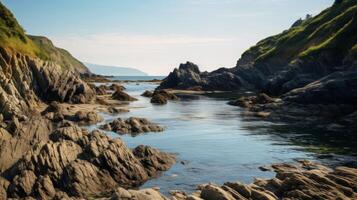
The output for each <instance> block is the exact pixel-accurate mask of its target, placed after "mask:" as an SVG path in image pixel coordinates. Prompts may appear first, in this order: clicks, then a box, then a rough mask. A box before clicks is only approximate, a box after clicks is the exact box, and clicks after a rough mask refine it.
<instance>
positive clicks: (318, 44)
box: [243, 0, 357, 65]
mask: <svg viewBox="0 0 357 200" xmlns="http://www.w3.org/2000/svg"><path fill="white" fill-rule="evenodd" d="M356 13H357V0H344V1H343V2H342V3H341V4H335V5H333V6H332V7H330V8H328V9H326V10H324V11H323V12H321V13H320V14H319V15H317V16H315V17H313V18H311V19H307V20H305V21H304V22H303V23H302V24H300V25H298V26H295V27H292V28H290V29H289V30H286V31H284V32H283V33H281V34H278V35H275V36H272V37H269V38H267V39H264V40H262V41H260V42H259V43H258V44H257V45H256V46H253V47H252V48H250V49H249V50H248V51H246V52H245V53H244V54H243V56H244V55H253V57H254V62H255V63H274V64H278V65H286V64H289V63H291V62H294V61H295V60H296V59H305V58H315V57H317V56H319V55H320V54H321V53H323V52H326V51H328V52H330V53H332V55H335V56H336V59H340V60H343V58H344V57H346V56H347V55H349V54H350V55H352V58H354V59H356V51H357V46H356V42H357V30H356V29H357V21H356V20H357V19H356V18H357V14H356ZM330 55H331V54H330Z"/></svg>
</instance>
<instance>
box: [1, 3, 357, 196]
mask: <svg viewBox="0 0 357 200" xmlns="http://www.w3.org/2000/svg"><path fill="white" fill-rule="evenodd" d="M336 2H337V3H335V4H334V5H333V7H332V8H331V10H327V11H326V12H325V13H329V12H332V13H333V16H332V18H334V17H336V13H335V11H334V9H336V12H337V11H338V13H339V15H338V16H339V17H341V16H344V17H345V18H346V19H347V20H346V23H338V24H336V25H335V26H333V27H332V28H331V27H327V28H330V29H332V30H333V32H337V31H335V30H339V31H338V32H337V33H336V35H334V37H332V39H329V40H327V41H326V42H324V43H322V42H323V41H324V40H322V39H321V38H322V37H325V35H323V36H321V35H320V37H321V38H315V39H316V40H314V41H317V42H321V43H322V44H324V45H320V46H318V47H319V48H316V47H314V48H312V49H305V47H306V46H309V45H312V44H311V43H310V41H302V42H301V43H302V45H301V46H302V47H300V46H298V45H296V46H294V45H292V44H291V43H292V42H294V41H296V38H301V35H298V34H297V35H294V34H295V33H296V32H295V30H296V27H292V28H291V30H288V31H285V32H283V33H282V34H281V35H278V36H275V37H271V38H267V39H266V40H263V41H261V42H259V43H258V44H257V46H255V47H252V48H251V49H250V50H248V51H247V52H245V53H244V54H243V56H242V58H241V59H240V60H239V61H238V62H237V66H236V67H234V68H230V69H228V68H221V69H218V70H216V71H213V72H201V71H200V70H199V68H198V66H197V65H195V64H193V63H191V62H187V63H186V64H181V65H180V67H179V68H178V69H175V70H174V71H173V72H172V73H170V75H169V76H168V77H167V78H166V79H165V80H163V81H162V82H161V81H158V80H152V81H151V82H155V83H160V85H159V86H158V88H157V89H156V90H155V91H152V92H146V93H145V94H143V96H145V97H149V98H151V100H150V102H151V103H153V104H160V105H164V104H167V103H168V101H178V100H180V98H179V97H178V96H176V95H175V94H174V92H172V91H175V90H176V91H177V90H190V91H196V92H197V93H205V92H206V91H209V92H213V91H234V90H238V89H243V90H249V91H254V92H256V94H258V95H255V96H243V97H241V98H239V99H235V100H233V101H231V102H230V104H231V105H235V106H240V107H242V108H243V109H245V111H246V113H249V114H250V115H254V116H255V117H260V118H264V119H266V120H270V121H283V122H289V123H293V124H295V125H297V126H300V127H303V126H320V127H322V128H323V129H324V130H326V131H332V132H334V133H341V132H343V133H345V135H343V136H344V137H345V136H346V135H348V134H349V135H353V134H354V133H355V132H356V130H357V127H356V122H357V114H356V113H357V107H356V99H357V90H356V88H357V79H356V77H357V72H356V69H355V67H356V59H355V58H356V57H355V56H356V55H355V52H356V49H357V48H356V46H355V43H353V41H356V35H352V36H350V33H351V32H352V33H355V30H357V29H356V27H357V26H356V25H357V23H356V20H357V17H356V14H353V15H352V14H351V11H350V10H353V9H348V8H349V7H351V5H354V2H353V1H348V0H345V1H336ZM352 8H354V9H356V7H352ZM345 10H347V11H346V12H344V11H345ZM0 11H1V15H0V19H1V20H0V22H1V24H0V25H1V27H2V29H1V30H2V31H5V32H6V33H7V34H0V37H1V38H0V39H1V41H2V43H1V44H0V65H1V68H0V111H1V113H0V199H103V200H104V199H108V200H114V199H128V200H161V199H162V200H166V199H172V200H199V199H204V200H234V199H240V200H245V199H252V200H273V199H311V200H312V199H357V169H356V168H349V167H343V166H341V167H336V168H328V167H325V166H322V165H319V164H316V163H311V162H309V161H300V162H299V163H298V164H297V163H295V164H287V163H283V164H275V165H272V166H271V167H268V168H264V170H272V171H274V172H276V177H275V178H272V179H267V180H262V179H257V180H256V181H254V182H253V183H251V184H242V183H239V182H227V183H225V184H223V185H221V186H220V185H216V184H212V183H208V184H203V185H200V186H198V188H197V191H196V192H195V193H193V194H186V193H185V192H184V191H171V196H170V197H165V196H164V195H163V194H160V192H159V190H158V188H155V189H154V188H152V189H142V190H138V189H137V188H138V187H140V186H141V185H142V184H143V183H145V182H146V181H148V180H150V179H152V178H155V177H157V176H158V175H159V174H160V173H161V172H163V171H167V170H169V169H170V167H171V166H173V165H174V164H175V162H176V157H175V155H173V154H171V153H167V152H162V151H160V150H158V149H155V148H152V147H149V146H144V145H139V146H137V147H135V148H133V149H130V148H128V147H127V146H126V145H125V143H124V142H123V141H122V140H121V139H120V138H116V139H113V138H110V137H109V136H107V135H106V134H105V133H103V132H101V131H100V130H94V131H91V132H89V131H88V130H86V129H84V128H82V127H80V126H84V125H93V124H97V123H99V122H102V121H103V118H102V117H101V116H100V115H99V114H98V113H99V112H103V113H108V114H117V113H121V112H129V111H130V107H129V106H128V105H130V102H131V101H135V100H137V99H136V98H134V97H131V96H130V95H128V94H127V93H126V92H125V87H123V86H122V85H120V82H119V81H111V80H110V79H108V77H103V76H98V75H94V74H91V73H90V72H89V71H88V69H86V67H85V66H84V65H83V64H82V63H80V62H79V61H78V60H76V59H75V58H73V57H72V56H71V55H70V54H69V53H68V52H66V51H64V50H60V49H58V48H57V47H54V46H53V44H52V42H51V41H50V40H48V39H47V38H43V37H39V36H29V35H26V34H25V31H24V30H23V29H22V27H21V26H20V25H19V24H18V23H17V21H16V19H15V18H14V17H13V15H12V14H11V12H10V11H9V10H7V8H5V7H4V6H3V5H2V4H1V3H0ZM321 18H324V16H322V17H314V18H311V19H309V20H310V21H309V20H308V21H306V22H304V23H302V24H301V25H299V26H304V27H300V28H301V29H302V30H304V31H306V32H307V33H306V34H307V35H311V37H313V36H316V35H319V34H318V32H312V31H314V30H318V29H319V28H321V30H325V28H326V26H325V24H326V23H325V20H322V21H320V20H321ZM329 18H330V17H329ZM329 20H331V19H329ZM347 22H348V23H347ZM341 24H345V25H344V26H341ZM315 26H317V27H315ZM291 32H292V33H291ZM322 32H327V31H322ZM285 34H288V35H287V36H289V37H287V36H286V35H285ZM299 34H300V32H299ZM280 37H282V38H284V40H280V39H279V38H280ZM344 38H349V39H350V40H351V41H352V42H344V41H345V40H344ZM13 41H15V42H16V45H15V46H14V45H13V44H11V42H13ZM325 43H327V44H325ZM318 44H319V43H318ZM336 44H343V46H336ZM46 45H47V46H46ZM292 46H294V47H295V48H296V49H294V51H292V50H291V49H290V47H292ZM48 47H49V48H48ZM287 47H288V48H287ZM322 47H325V48H322ZM327 47H328V48H327ZM337 47H338V48H337ZM336 49H337V51H336ZM262 50H267V52H262ZM290 52H293V53H290ZM277 55H278V56H277ZM281 55H283V56H281ZM336 55H337V56H336ZM113 82H116V83H113ZM93 83H112V85H110V86H109V85H101V86H98V85H95V84H93ZM138 117H140V116H138ZM101 128H102V129H104V130H110V131H114V132H117V133H119V134H131V135H135V134H139V133H144V132H161V131H163V127H161V126H160V125H157V124H154V123H152V122H150V121H149V120H147V119H143V118H129V119H121V118H119V119H116V120H114V121H112V122H109V123H107V124H105V125H103V126H102V127H101ZM341 137H342V136H341ZM222 157H224V155H222ZM262 169H263V168H262ZM232 173H239V171H238V172H232Z"/></svg>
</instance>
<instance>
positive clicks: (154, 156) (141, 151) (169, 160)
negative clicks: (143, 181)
mask: <svg viewBox="0 0 357 200" xmlns="http://www.w3.org/2000/svg"><path fill="white" fill-rule="evenodd" d="M133 154H134V155H135V156H136V157H137V158H138V159H139V160H140V162H141V164H142V165H143V166H144V167H145V168H146V170H147V171H148V173H149V175H150V176H154V174H156V171H166V170H168V169H170V167H171V166H172V165H173V164H174V163H175V162H176V160H175V158H174V157H173V156H172V155H170V154H167V153H162V152H160V151H158V150H157V149H154V148H151V147H149V146H145V145H139V146H137V147H136V148H135V149H134V150H133Z"/></svg>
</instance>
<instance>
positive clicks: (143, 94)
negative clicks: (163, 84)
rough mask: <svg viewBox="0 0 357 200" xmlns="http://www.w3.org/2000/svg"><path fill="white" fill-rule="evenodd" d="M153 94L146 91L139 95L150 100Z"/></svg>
mask: <svg viewBox="0 0 357 200" xmlns="http://www.w3.org/2000/svg"><path fill="white" fill-rule="evenodd" d="M153 94H154V93H153V92H152V91H149V90H146V91H145V92H144V93H142V94H141V96H143V97H149V98H151V97H152V95H153Z"/></svg>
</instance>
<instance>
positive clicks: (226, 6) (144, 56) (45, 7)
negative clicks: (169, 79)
mask: <svg viewBox="0 0 357 200" xmlns="http://www.w3.org/2000/svg"><path fill="white" fill-rule="evenodd" d="M0 1H1V2H3V3H4V4H5V5H6V6H7V7H8V8H9V9H10V10H11V11H12V12H13V13H14V15H15V16H16V18H17V19H18V21H19V22H20V24H21V25H22V26H23V27H24V29H25V30H26V32H27V33H28V34H33V35H43V36H46V37H48V38H50V39H51V40H52V41H53V42H54V44H55V45H56V46H58V47H61V48H64V49H67V50H69V51H70V52H71V53H72V55H74V56H75V57H76V58H78V59H79V60H81V61H84V62H89V63H95V64H102V65H114V66H123V67H133V68H137V69H140V70H142V71H145V72H147V73H149V74H150V75H167V74H168V73H169V72H170V71H172V70H173V69H174V68H175V67H177V66H179V64H180V63H183V62H186V61H191V62H194V63H196V64H198V65H199V66H200V69H201V70H202V71H205V70H207V71H212V70H214V69H217V68H219V67H233V66H235V64H236V62H237V60H238V59H239V58H240V55H241V54H242V53H243V52H244V51H245V50H247V49H248V48H249V47H251V46H252V45H254V44H256V43H257V42H258V41H259V40H261V39H264V38H265V37H268V36H271V35H274V34H278V33H280V32H282V31H283V30H285V29H287V28H289V27H290V26H291V24H292V23H293V22H294V21H296V20H297V19H299V18H301V17H304V16H305V15H306V14H313V15H316V14H318V13H319V12H320V11H322V10H323V9H325V8H327V7H329V6H331V5H332V3H333V1H334V0H51V1H49V0H26V1H25V0H0Z"/></svg>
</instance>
